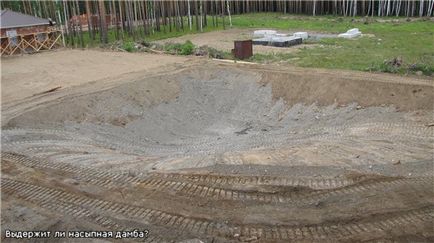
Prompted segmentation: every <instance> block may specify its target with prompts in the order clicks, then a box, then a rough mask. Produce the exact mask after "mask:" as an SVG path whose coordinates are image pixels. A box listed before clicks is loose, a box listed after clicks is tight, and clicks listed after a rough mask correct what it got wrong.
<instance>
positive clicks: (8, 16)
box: [0, 9, 50, 29]
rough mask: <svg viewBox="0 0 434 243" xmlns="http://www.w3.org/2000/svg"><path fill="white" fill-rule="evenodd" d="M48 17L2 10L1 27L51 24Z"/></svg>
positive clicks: (0, 14) (0, 15)
mask: <svg viewBox="0 0 434 243" xmlns="http://www.w3.org/2000/svg"><path fill="white" fill-rule="evenodd" d="M49 24H50V21H49V20H48V19H43V18H38V17H34V16H31V15H27V14H23V13H18V12H14V11H11V10H8V9H6V10H1V12H0V29H9V28H19V27H28V26H37V25H49Z"/></svg>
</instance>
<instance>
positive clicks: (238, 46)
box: [232, 40, 253, 59]
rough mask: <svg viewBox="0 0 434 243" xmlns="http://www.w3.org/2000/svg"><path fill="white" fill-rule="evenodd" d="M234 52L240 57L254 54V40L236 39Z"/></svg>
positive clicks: (244, 57) (243, 57)
mask: <svg viewBox="0 0 434 243" xmlns="http://www.w3.org/2000/svg"><path fill="white" fill-rule="evenodd" d="M232 54H233V55H234V56H235V57H236V58H238V59H246V58H249V57H251V56H253V48H252V40H242V41H234V49H232Z"/></svg>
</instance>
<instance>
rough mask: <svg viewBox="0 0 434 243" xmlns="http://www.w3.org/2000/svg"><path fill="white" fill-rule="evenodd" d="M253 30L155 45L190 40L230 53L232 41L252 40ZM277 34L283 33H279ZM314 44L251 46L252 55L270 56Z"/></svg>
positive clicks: (239, 30) (232, 46)
mask: <svg viewBox="0 0 434 243" xmlns="http://www.w3.org/2000/svg"><path fill="white" fill-rule="evenodd" d="M254 30H255V29H248V30H246V29H228V30H223V31H212V32H207V33H201V34H192V35H184V36H182V37H176V38H169V39H164V40H161V41H157V43H160V44H161V43H183V42H185V41H186V40H191V41H192V42H193V43H194V44H195V45H197V46H205V45H206V46H209V47H213V48H216V49H218V50H223V51H227V52H230V51H231V50H232V49H233V48H234V40H244V39H252V34H253V31H254ZM279 33H285V32H284V31H279ZM315 46H316V45H314V44H302V45H297V46H293V47H290V48H280V47H273V46H261V45H253V53H262V54H271V53H293V52H296V51H298V50H299V49H301V48H311V47H315Z"/></svg>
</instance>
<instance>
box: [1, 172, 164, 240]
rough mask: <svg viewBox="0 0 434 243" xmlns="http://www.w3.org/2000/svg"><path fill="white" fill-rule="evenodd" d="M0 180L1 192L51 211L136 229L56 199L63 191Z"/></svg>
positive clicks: (108, 226) (114, 227) (117, 228)
mask: <svg viewBox="0 0 434 243" xmlns="http://www.w3.org/2000/svg"><path fill="white" fill-rule="evenodd" d="M1 182H2V192H3V193H6V194H10V195H12V196H15V197H17V198H19V199H21V200H24V201H28V202H31V203H33V204H36V205H37V206H39V207H41V208H44V209H47V210H50V211H52V212H56V213H60V214H62V215H69V216H72V217H73V218H76V219H82V220H85V221H88V222H90V223H92V224H96V225H98V226H100V227H102V228H105V229H109V230H112V231H133V230H135V229H137V228H131V227H126V226H123V225H121V224H118V223H117V222H115V221H113V220H112V219H110V218H109V217H105V216H102V215H99V214H96V213H95V212H92V211H91V210H89V209H87V208H85V207H82V206H81V205H80V204H77V203H72V202H71V201H69V200H58V198H57V197H58V196H59V197H62V196H63V197H65V195H67V194H66V193H65V192H62V191H59V190H54V189H51V188H45V187H38V186H35V185H31V184H28V183H25V182H19V181H14V180H10V179H4V178H2V181H1ZM136 240H137V239H136ZM141 241H145V242H168V241H167V240H165V239H164V238H161V237H158V236H150V237H148V238H146V239H141Z"/></svg>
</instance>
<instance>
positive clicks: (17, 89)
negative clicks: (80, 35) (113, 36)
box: [1, 50, 187, 104]
mask: <svg viewBox="0 0 434 243" xmlns="http://www.w3.org/2000/svg"><path fill="white" fill-rule="evenodd" d="M186 60H187V58H183V57H175V56H164V55H161V56H159V57H158V62H156V61H155V56H154V55H148V54H143V53H141V54H135V53H125V52H109V51H97V50H86V51H82V50H58V51H54V52H43V53H38V54H35V55H27V56H17V57H8V58H2V59H1V67H2V72H1V88H2V103H3V104H5V103H8V102H10V101H13V100H20V99H23V98H25V97H29V96H33V95H35V94H38V93H41V92H44V91H47V90H50V89H52V88H56V87H59V86H60V87H61V88H62V89H65V88H68V87H71V86H78V85H82V84H85V83H89V82H92V81H97V80H107V79H110V78H113V77H117V76H119V75H122V74H127V73H134V72H138V71H146V70H152V69H158V68H161V67H164V66H166V65H169V64H174V63H182V62H185V61H186Z"/></svg>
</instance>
